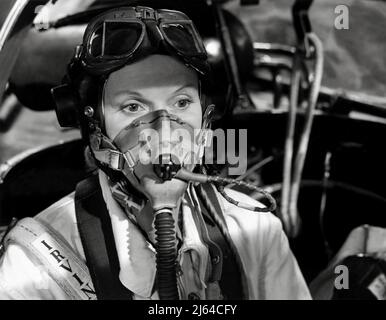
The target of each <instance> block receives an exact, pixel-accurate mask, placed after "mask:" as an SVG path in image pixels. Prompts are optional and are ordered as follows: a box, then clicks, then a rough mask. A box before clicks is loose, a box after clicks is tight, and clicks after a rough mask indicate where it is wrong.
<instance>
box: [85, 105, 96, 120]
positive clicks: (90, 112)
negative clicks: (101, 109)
mask: <svg viewBox="0 0 386 320" xmlns="http://www.w3.org/2000/svg"><path fill="white" fill-rule="evenodd" d="M84 115H85V116H86V117H89V118H92V117H93V116H94V109H93V108H92V107H90V106H87V107H86V108H84Z"/></svg>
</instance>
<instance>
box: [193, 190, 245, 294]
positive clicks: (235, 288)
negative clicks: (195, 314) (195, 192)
mask: <svg viewBox="0 0 386 320" xmlns="http://www.w3.org/2000/svg"><path fill="white" fill-rule="evenodd" d="M201 187H202V188H203V190H204V191H205V193H206V195H207V196H208V198H209V200H210V201H211V203H212V205H213V207H214V208H215V210H216V212H217V214H218V216H219V217H220V218H221V219H222V220H223V221H224V223H225V217H224V214H223V210H222V208H221V206H220V203H219V201H218V198H217V196H216V193H215V191H214V189H213V186H212V185H211V184H210V183H205V184H202V185H201ZM198 198H199V201H200V206H201V208H202V213H203V216H204V219H205V220H206V226H207V228H208V232H209V235H210V239H211V240H212V241H213V242H214V243H215V244H216V245H215V246H213V245H209V252H210V255H211V258H212V264H216V262H217V263H219V264H220V265H221V266H222V268H215V270H216V269H217V270H219V272H220V275H218V274H217V275H212V277H215V278H220V281H219V283H220V288H221V291H222V294H223V296H224V299H227V300H242V299H243V288H242V281H241V270H239V268H238V266H237V263H236V260H235V257H234V255H233V253H232V250H231V248H230V247H229V245H228V243H227V241H226V240H225V238H224V235H223V234H222V232H221V231H220V229H219V227H218V225H217V224H216V223H215V221H213V219H212V217H211V216H210V214H209V213H208V210H207V208H206V206H205V204H204V203H203V201H202V199H201V198H200V197H198ZM218 247H219V248H220V249H221V250H218ZM235 254H237V252H236V253H235ZM217 272H218V271H217Z"/></svg>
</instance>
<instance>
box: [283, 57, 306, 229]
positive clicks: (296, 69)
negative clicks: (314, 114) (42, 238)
mask: <svg viewBox="0 0 386 320" xmlns="http://www.w3.org/2000/svg"><path fill="white" fill-rule="evenodd" d="M300 81H301V69H300V57H299V53H296V55H295V57H294V62H293V72H292V79H291V91H290V105H289V113H288V122H287V133H286V139H285V146H284V163H283V188H282V192H281V206H280V213H281V218H282V221H283V225H284V228H285V230H286V231H287V232H288V231H289V230H291V229H292V226H293V223H292V221H291V217H290V215H289V201H290V194H291V179H292V158H293V152H294V135H295V125H296V109H297V107H298V102H299V87H300Z"/></svg>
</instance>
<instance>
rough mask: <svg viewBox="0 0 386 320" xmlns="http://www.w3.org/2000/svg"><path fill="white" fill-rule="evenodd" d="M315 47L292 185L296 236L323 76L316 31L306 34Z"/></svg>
mask: <svg viewBox="0 0 386 320" xmlns="http://www.w3.org/2000/svg"><path fill="white" fill-rule="evenodd" d="M306 39H308V40H309V41H310V42H311V44H312V45H313V47H314V48H315V74H314V79H313V81H312V84H311V89H310V95H309V100H308V108H307V113H306V122H305V125H304V128H303V132H302V134H301V138H300V142H299V148H298V152H297V154H296V158H295V166H294V173H293V179H292V185H291V193H290V199H289V217H290V221H291V222H292V224H293V226H294V228H295V229H293V230H292V231H293V236H296V234H297V232H298V230H296V227H298V220H299V214H298V212H297V202H298V198H299V189H300V181H301V178H302V174H303V168H304V162H305V158H306V154H307V151H308V145H309V140H310V136H311V129H312V124H313V119H314V114H315V108H316V103H317V100H318V96H319V91H320V87H321V83H322V76H323V65H324V57H323V44H322V42H321V41H320V39H319V38H318V36H317V35H316V34H315V33H308V34H306Z"/></svg>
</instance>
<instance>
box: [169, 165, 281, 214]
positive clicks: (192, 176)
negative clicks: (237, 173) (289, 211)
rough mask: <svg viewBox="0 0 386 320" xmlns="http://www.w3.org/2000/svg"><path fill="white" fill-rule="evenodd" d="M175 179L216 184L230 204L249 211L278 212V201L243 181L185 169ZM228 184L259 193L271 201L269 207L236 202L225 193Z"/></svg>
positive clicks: (264, 191) (262, 190)
mask: <svg viewBox="0 0 386 320" xmlns="http://www.w3.org/2000/svg"><path fill="white" fill-rule="evenodd" d="M175 178H177V179H180V180H183V181H186V182H190V181H192V182H196V183H207V182H212V183H214V185H215V186H216V187H218V190H219V192H220V193H221V195H222V196H223V197H224V198H225V199H226V200H227V201H228V202H230V203H232V204H234V205H236V206H238V207H240V208H243V209H246V210H249V211H255V212H272V211H275V210H276V201H275V199H274V198H273V197H272V196H271V195H270V194H269V193H268V192H267V191H266V190H264V189H261V188H258V187H256V186H254V185H252V184H250V183H247V182H245V181H242V180H240V181H238V180H235V179H230V178H222V177H218V176H208V175H205V174H201V173H193V172H190V171H188V170H186V169H184V168H181V169H180V170H179V171H178V172H177V174H176V175H175ZM227 184H235V185H238V186H243V187H246V188H248V189H250V190H253V191H255V192H257V193H260V194H262V195H263V196H264V197H266V198H267V200H268V201H269V203H270V205H269V207H264V208H261V207H256V206H253V205H250V204H248V203H243V202H240V201H236V200H234V199H232V198H231V197H229V196H228V195H227V194H226V193H225V190H224V185H227Z"/></svg>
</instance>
